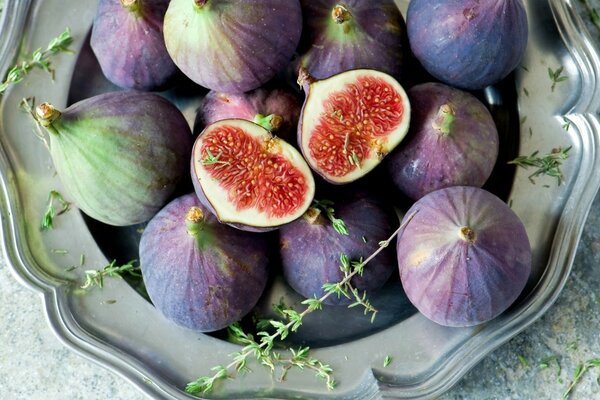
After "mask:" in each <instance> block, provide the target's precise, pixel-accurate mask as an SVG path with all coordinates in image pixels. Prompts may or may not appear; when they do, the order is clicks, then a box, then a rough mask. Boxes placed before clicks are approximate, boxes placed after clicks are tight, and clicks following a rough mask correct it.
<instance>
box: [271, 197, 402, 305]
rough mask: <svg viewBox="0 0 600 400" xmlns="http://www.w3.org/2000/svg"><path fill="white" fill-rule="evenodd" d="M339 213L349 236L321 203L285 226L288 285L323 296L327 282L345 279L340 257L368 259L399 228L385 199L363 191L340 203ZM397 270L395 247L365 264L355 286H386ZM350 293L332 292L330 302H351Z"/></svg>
mask: <svg viewBox="0 0 600 400" xmlns="http://www.w3.org/2000/svg"><path fill="white" fill-rule="evenodd" d="M327 207H331V208H333V211H334V215H333V216H334V217H335V218H337V219H340V220H342V221H343V222H344V224H345V226H346V228H347V232H346V233H347V234H342V233H341V232H343V231H341V230H340V229H339V228H338V229H336V228H335V227H334V225H333V224H332V221H330V220H329V219H328V217H327V216H326V213H323V212H322V208H321V207H317V206H316V205H315V204H313V206H312V207H311V208H309V209H308V211H307V212H306V213H305V214H304V215H303V217H302V218H299V219H297V220H296V221H294V222H292V223H291V224H288V225H285V226H282V227H281V228H280V229H279V247H280V254H281V263H282V268H283V276H284V278H285V280H286V281H287V283H288V284H289V285H290V286H291V287H292V288H293V289H294V290H295V291H296V292H298V293H299V294H301V295H302V296H304V297H306V298H313V297H315V296H316V297H321V296H322V295H323V294H324V293H325V291H324V289H323V285H324V284H326V283H337V282H340V281H341V280H342V279H343V278H344V273H343V272H342V271H341V269H340V265H341V264H340V255H341V254H344V255H346V256H348V258H349V259H350V260H354V261H357V260H359V259H361V257H362V258H363V259H366V258H367V257H369V256H370V255H371V254H372V253H374V252H375V250H377V248H378V247H379V242H380V241H382V240H386V239H387V238H388V237H389V236H391V234H392V233H393V232H394V230H395V229H396V227H397V221H398V217H397V216H396V214H395V213H394V210H393V208H392V207H391V206H390V205H388V204H386V203H385V202H384V201H382V200H381V199H380V197H375V196H369V195H367V194H365V193H363V192H361V193H357V194H355V195H352V196H349V197H347V198H343V199H340V200H337V201H335V202H334V204H333V206H329V205H327ZM395 268H396V262H395V260H394V252H393V248H392V247H389V248H386V249H384V250H383V251H382V252H381V253H379V254H378V255H377V256H376V257H375V258H373V260H372V261H370V262H369V264H368V265H367V266H366V267H365V270H364V273H363V275H362V276H360V275H356V276H354V277H353V278H352V281H351V283H352V285H353V286H354V287H356V288H357V289H359V290H361V292H362V291H363V290H367V291H371V290H376V289H379V288H380V287H382V286H383V285H384V284H385V283H386V282H387V280H388V279H389V278H390V276H391V275H392V273H393V271H394V269H395ZM351 302H352V301H351V300H350V299H348V298H346V297H344V296H341V297H338V296H329V297H328V298H327V299H326V300H325V304H349V303H351Z"/></svg>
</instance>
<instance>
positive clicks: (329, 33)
mask: <svg viewBox="0 0 600 400" xmlns="http://www.w3.org/2000/svg"><path fill="white" fill-rule="evenodd" d="M301 4H302V11H303V15H304V27H303V30H302V38H301V42H300V47H299V51H298V52H299V54H300V59H299V65H300V66H303V67H305V68H306V69H307V70H308V71H309V72H310V74H311V75H312V76H314V77H315V78H317V79H325V78H328V77H330V76H332V75H335V74H337V73H340V72H343V71H347V70H349V69H358V68H368V69H376V70H379V71H382V72H386V73H387V74H389V75H392V76H394V77H395V78H396V79H398V80H400V79H401V77H402V70H403V62H404V60H405V58H406V57H405V52H406V51H407V50H408V39H407V34H406V24H405V22H404V18H403V17H402V14H401V13H400V10H399V9H398V7H397V6H396V4H395V2H394V1H393V0H370V1H364V0H346V1H339V0H301ZM296 71H298V67H296Z"/></svg>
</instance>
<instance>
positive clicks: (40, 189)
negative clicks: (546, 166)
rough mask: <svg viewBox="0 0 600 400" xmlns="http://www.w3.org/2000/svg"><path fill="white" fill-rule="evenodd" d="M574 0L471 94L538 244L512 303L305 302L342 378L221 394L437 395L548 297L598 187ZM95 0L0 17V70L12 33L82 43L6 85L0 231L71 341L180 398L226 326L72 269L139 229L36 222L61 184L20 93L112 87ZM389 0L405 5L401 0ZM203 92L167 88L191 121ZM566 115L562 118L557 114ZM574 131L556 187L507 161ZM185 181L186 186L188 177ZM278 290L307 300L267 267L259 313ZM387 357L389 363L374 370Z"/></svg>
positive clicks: (589, 93)
mask: <svg viewBox="0 0 600 400" xmlns="http://www.w3.org/2000/svg"><path fill="white" fill-rule="evenodd" d="M572 1H574V0H571V1H564V0H550V1H548V2H540V1H526V3H527V11H528V14H529V17H530V21H529V22H530V42H529V46H528V50H527V54H526V57H525V60H524V62H523V66H524V68H518V69H517V70H516V71H515V72H514V73H513V74H511V76H509V77H508V78H507V79H505V80H504V81H503V82H501V83H500V84H498V85H496V86H494V87H492V88H488V89H486V90H485V91H482V92H479V93H477V95H478V96H480V99H482V100H483V101H484V102H485V103H486V104H487V105H488V106H489V108H490V109H491V110H492V113H493V115H494V118H495V120H496V123H497V125H498V127H499V132H500V135H501V142H502V148H501V154H500V159H499V161H498V163H497V167H496V170H495V171H494V174H493V177H492V178H491V180H490V182H489V183H488V184H487V186H486V187H487V188H488V189H489V190H491V191H493V192H495V193H496V194H498V195H499V196H500V197H502V198H503V199H505V200H506V201H508V202H509V203H510V204H511V206H512V208H513V210H514V211H515V212H516V213H517V214H518V215H519V216H520V217H521V219H522V220H523V221H524V223H525V226H526V228H527V232H528V235H529V237H530V240H531V243H532V248H533V251H534V272H533V274H532V277H531V279H530V281H529V283H528V286H527V288H526V290H525V292H524V294H523V295H522V296H521V298H520V299H519V301H518V302H517V303H516V304H515V305H514V306H513V307H511V308H510V309H509V310H508V311H507V312H505V313H504V314H502V315H501V316H500V317H499V318H497V319H495V320H493V321H491V322H489V323H487V324H484V325H482V326H478V327H476V328H458V329H457V328H445V327H441V326H438V325H436V324H434V323H432V322H430V321H428V320H426V319H425V318H424V317H422V316H421V315H420V314H418V313H417V312H416V311H415V309H414V308H413V307H412V306H410V304H409V303H408V301H407V299H406V297H405V296H404V294H403V293H402V290H401V287H400V285H399V283H398V281H397V279H392V280H391V281H390V283H389V284H388V285H387V286H386V288H385V289H384V290H383V291H381V292H380V293H379V294H377V295H376V296H375V297H373V299H372V300H373V302H374V303H375V304H376V305H379V308H380V313H379V315H378V318H377V319H376V322H375V323H374V324H370V323H369V318H368V317H365V316H363V315H362V311H361V310H347V309H340V308H328V309H326V310H325V311H323V312H320V313H315V314H313V315H311V318H309V319H307V320H306V323H305V325H304V326H303V327H302V328H301V329H300V331H299V333H298V334H296V335H295V336H294V337H293V338H292V340H293V341H294V342H297V343H308V344H309V345H310V346H311V347H313V350H312V351H313V355H314V356H315V357H317V358H319V359H322V360H325V361H326V362H327V363H329V364H330V365H331V366H332V367H333V368H334V370H335V377H336V380H338V381H339V386H338V387H337V388H336V389H335V390H334V391H327V389H326V388H325V386H324V385H323V384H322V382H320V381H318V380H316V379H315V378H314V376H313V374H312V373H302V372H297V371H294V372H290V374H289V375H288V378H287V380H286V382H284V383H275V381H274V379H273V378H272V377H271V376H270V374H269V373H267V372H264V373H263V372H262V371H260V369H261V368H262V367H260V366H257V365H254V366H252V365H251V367H252V369H253V370H254V372H253V373H251V374H248V375H246V376H244V377H241V378H238V379H236V380H230V381H226V382H224V384H223V385H222V386H220V387H219V390H218V391H217V392H215V393H214V396H215V397H223V398H235V397H242V398H252V397H261V398H262V397H275V398H292V397H300V398H356V399H359V398H360V399H363V398H369V397H394V398H430V397H435V396H437V395H439V394H440V393H442V392H443V391H445V390H447V389H448V388H449V387H450V386H451V385H452V384H454V383H455V382H456V381H457V380H458V379H460V377H461V376H463V375H464V374H465V373H466V372H467V371H468V370H469V369H470V368H472V367H473V366H474V365H475V364H476V363H477V362H478V361H479V360H481V358H483V357H484V356H485V355H486V354H488V353H489V352H491V351H492V350H493V349H494V348H496V347H497V346H499V345H500V344H502V343H504V342H506V341H507V340H509V339H510V338H512V337H514V336H515V335H516V334H518V333H519V332H520V331H521V330H523V329H524V328H525V327H526V326H528V325H529V324H531V323H532V322H533V321H535V320H536V319H537V318H539V317H540V316H541V315H542V314H543V313H544V312H545V311H547V310H548V308H549V307H550V305H551V304H552V303H553V302H554V300H555V299H556V297H557V296H558V293H559V292H560V290H561V288H562V286H563V285H564V282H565V280H566V279H567V277H568V274H569V271H570V267H571V263H572V260H573V257H574V255H575V249H576V246H577V242H578V240H579V235H580V233H581V229H582V227H583V221H584V219H585V217H586V215H587V211H588V209H589V207H590V205H591V202H592V200H593V198H594V195H595V194H596V191H597V189H598V187H599V185H600V177H598V176H595V175H594V174H593V171H594V170H595V169H597V168H598V166H599V164H600V161H599V160H598V159H597V148H598V144H597V141H598V139H599V138H598V135H599V129H600V122H599V120H598V117H597V115H596V112H597V111H598V110H599V109H600V90H598V87H599V76H600V60H599V57H600V56H599V54H598V53H597V51H596V50H594V48H593V46H592V43H591V40H590V39H589V37H588V36H587V34H586V31H585V28H584V24H583V22H582V21H581V20H580V19H579V17H578V16H577V14H576V12H575V11H574V9H573V4H572ZM65 3H66V4H65ZM95 3H96V2H95V1H94V0H83V1H74V0H67V1H66V2H65V1H63V2H59V1H58V0H47V1H44V2H42V1H32V2H30V1H7V2H6V8H5V10H4V14H3V17H2V19H0V24H1V25H0V28H2V29H1V30H0V72H1V73H4V72H5V71H6V69H7V67H8V66H9V65H10V64H12V62H13V59H14V55H15V53H16V51H17V49H16V48H15V47H11V46H9V45H8V44H13V45H16V44H17V43H20V40H19V39H18V38H19V37H20V35H21V34H23V37H24V38H25V39H26V40H25V45H28V44H31V46H33V45H34V44H35V45H36V46H37V45H39V44H40V43H45V41H47V38H48V37H53V36H56V34H57V33H59V32H58V31H57V27H63V26H69V27H70V28H71V30H72V32H73V36H74V38H75V44H74V46H75V47H76V48H77V49H78V52H77V54H76V55H60V59H59V60H57V62H56V67H57V70H56V80H55V81H54V82H52V81H50V80H49V79H48V78H47V76H46V75H44V73H43V72H40V73H38V72H37V71H36V72H34V73H32V75H31V76H30V77H29V78H28V79H27V80H26V81H25V82H23V84H21V85H19V86H16V87H15V88H14V89H13V90H12V91H10V92H9V93H7V95H6V96H5V97H4V98H2V99H0V100H1V101H2V102H1V103H0V114H1V119H0V121H1V124H0V140H1V142H2V146H1V147H2V151H0V177H1V184H2V185H1V187H2V190H3V191H2V203H1V207H2V230H3V239H4V240H3V245H4V248H5V249H6V253H7V255H8V257H9V259H10V263H11V266H12V268H13V269H14V272H15V273H16V275H17V276H18V277H19V279H20V280H21V281H22V282H23V283H24V284H25V285H27V286H29V287H31V288H34V289H36V290H38V291H40V292H42V293H43V294H44V300H45V306H46V307H45V310H46V312H47V314H48V319H49V321H50V323H51V325H52V328H53V329H54V330H55V332H56V333H57V334H58V336H59V337H61V338H62V339H63V341H64V343H65V344H66V345H68V346H69V347H71V348H72V349H74V350H75V351H77V352H79V353H81V354H83V355H85V356H88V357H90V358H93V359H95V360H97V361H98V362H100V363H102V364H104V365H106V366H108V367H109V368H110V369H112V370H114V371H116V372H118V373H120V374H121V375H123V376H124V377H126V378H127V379H129V380H130V381H131V382H132V383H133V384H135V385H137V386H138V387H139V388H140V390H142V391H143V392H145V393H147V394H149V395H152V396H154V397H159V398H173V399H180V398H187V395H186V394H185V393H184V392H183V391H182V388H184V387H185V384H186V383H187V382H188V381H191V380H193V379H195V378H196V377H197V376H199V375H205V374H208V373H210V368H211V367H212V366H214V365H219V364H225V363H228V360H229V358H228V354H229V353H232V352H234V351H237V349H238V347H237V346H236V345H234V344H231V343H229V342H227V341H226V340H224V339H223V335H222V334H219V333H217V334H214V335H205V334H199V333H194V332H191V331H188V330H186V329H183V328H178V327H176V326H174V325H173V324H171V323H169V322H168V321H166V320H165V319H164V318H162V317H161V316H160V315H159V314H158V312H157V311H156V310H155V309H154V308H153V306H152V305H151V304H150V303H149V302H148V301H147V300H146V299H145V298H144V297H143V296H142V295H140V293H138V291H136V290H135V288H133V287H132V285H130V284H128V283H127V282H125V281H123V280H107V281H106V286H105V287H104V288H103V289H102V290H95V291H90V292H88V293H86V294H85V295H82V294H81V293H80V291H79V290H78V289H77V288H78V284H79V283H80V282H81V280H82V277H83V269H84V268H76V269H71V268H68V266H70V265H77V264H78V263H79V257H80V254H85V258H86V268H87V266H90V268H98V267H101V266H103V265H106V263H107V261H108V260H109V259H113V258H116V259H118V260H130V259H134V258H138V257H137V243H138V241H139V235H140V234H139V230H138V228H140V227H139V226H138V227H130V228H114V227H109V226H106V225H103V224H100V223H98V222H96V221H93V220H91V219H89V218H87V217H85V216H84V215H82V214H81V213H77V212H69V213H66V214H64V215H62V216H61V218H60V220H59V221H58V223H57V226H56V229H55V230H53V231H52V232H50V233H45V234H41V232H40V231H39V229H38V225H37V223H36V221H39V220H40V218H41V214H42V212H43V210H44V204H45V202H46V198H47V194H48V192H49V191H50V190H52V189H58V190H59V191H60V190H61V189H62V186H61V183H60V181H59V179H58V178H57V177H56V175H55V173H54V170H53V168H52V162H51V160H50V157H49V155H48V152H47V150H46V149H45V148H44V145H43V144H42V143H41V142H40V141H39V140H38V139H37V138H36V136H35V135H34V134H33V133H31V129H32V125H31V122H30V121H29V120H28V116H27V115H25V114H23V113H19V112H17V104H18V103H19V100H20V99H21V98H23V97H28V96H35V97H36V98H37V99H38V100H39V101H52V102H53V103H55V104H56V105H57V106H60V107H62V106H65V105H67V104H69V103H72V102H74V101H76V100H78V99H81V98H84V97H88V96H90V95H93V94H95V93H98V92H103V91H106V90H112V89H114V87H112V86H111V85H110V84H109V83H107V82H106V80H105V79H104V78H103V77H102V75H101V74H100V72H99V70H98V66H97V63H96V61H95V59H94V57H93V55H92V54H91V52H90V50H89V47H88V44H87V34H88V31H89V27H90V24H91V21H92V18H93V14H94V11H95ZM398 4H399V6H400V8H401V10H402V12H403V14H404V15H405V11H406V7H407V4H408V1H406V0H400V1H398ZM46 21H52V23H49V22H46ZM25 26H27V27H28V28H27V29H25V30H24V31H23V29H24V27H25ZM22 31H23V32H22ZM31 46H29V47H31ZM559 66H563V67H564V73H565V74H566V76H568V79H567V80H566V81H564V82H561V83H560V84H559V85H557V87H556V89H555V90H554V91H552V90H551V82H550V80H549V79H548V74H547V70H548V68H552V69H556V68H558V67H559ZM424 79H425V78H424ZM200 93H201V89H200V88H197V87H192V89H190V90H187V89H186V90H185V91H181V90H179V91H177V92H171V93H166V94H165V95H167V96H169V97H170V98H172V99H174V100H176V101H177V104H178V106H179V107H180V108H181V109H182V110H183V111H184V114H185V115H186V117H187V118H188V120H189V121H190V122H192V121H193V118H194V110H195V107H196V105H197V101H198V98H199V94H200ZM565 118H566V119H567V120H568V121H569V122H570V128H569V129H568V130H565V129H564V128H563V125H564V124H565ZM568 145H572V146H573V148H572V150H571V156H570V157H569V159H568V161H567V162H566V163H565V164H564V169H563V172H564V173H565V175H566V177H567V180H566V183H565V184H562V185H557V184H556V182H555V181H554V180H550V179H549V178H548V180H545V179H544V178H540V179H538V180H537V181H536V182H537V183H536V184H535V185H534V184H532V183H531V182H530V181H529V179H528V172H527V171H524V170H521V169H519V170H515V168H514V167H511V166H508V165H507V164H506V161H508V160H510V159H512V158H514V157H515V156H516V155H518V154H530V153H531V152H533V151H535V150H539V151H540V152H549V151H550V150H551V149H552V148H553V147H558V146H568ZM186 190H191V189H190V188H186V187H183V188H182V189H181V191H186ZM59 248H60V249H68V250H69V252H68V254H57V253H56V252H53V251H52V249H59ZM132 283H134V282H132ZM133 286H135V285H133ZM282 296H283V297H285V298H286V302H287V303H288V304H297V303H298V302H299V301H300V300H301V299H300V298H299V297H298V296H297V295H295V294H294V293H293V292H292V291H291V290H290V289H289V288H288V287H287V286H286V285H285V283H283V282H282V280H281V279H280V278H279V277H275V278H274V281H273V284H272V285H271V287H270V289H269V290H268V291H267V293H265V295H264V296H263V299H262V300H261V303H260V304H259V306H258V310H259V311H260V312H263V313H265V312H267V310H268V309H269V308H270V304H271V303H276V302H279V300H280V298H281V297H282ZM109 300H110V301H109ZM387 355H391V356H392V357H393V358H394V363H393V364H391V365H389V366H388V367H387V368H385V369H383V368H382V367H381V366H382V362H383V359H384V358H385V357H386V356H387Z"/></svg>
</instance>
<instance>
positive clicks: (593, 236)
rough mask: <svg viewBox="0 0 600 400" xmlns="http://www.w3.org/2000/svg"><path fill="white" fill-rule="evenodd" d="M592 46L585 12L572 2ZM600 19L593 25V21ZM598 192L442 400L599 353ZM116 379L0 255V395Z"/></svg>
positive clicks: (91, 386)
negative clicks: (69, 343) (524, 324)
mask: <svg viewBox="0 0 600 400" xmlns="http://www.w3.org/2000/svg"><path fill="white" fill-rule="evenodd" d="M580 5H581V7H582V10H583V12H584V17H585V18H586V19H588V20H589V21H590V24H589V25H590V29H591V30H594V31H595V32H596V33H597V35H596V37H597V38H598V43H599V44H600V30H598V27H597V26H594V25H593V24H592V23H591V18H590V10H591V9H593V8H595V9H596V10H598V11H599V12H600V0H580ZM598 23H599V24H600V22H598ZM599 332H600V195H599V196H597V197H596V199H595V201H594V203H593V205H592V208H591V211H590V214H589V217H588V220H587V222H586V224H585V227H584V230H583V234H582V237H581V242H580V244H579V247H578V250H577V255H576V257H575V262H574V264H573V270H572V272H571V275H570V277H569V280H568V282H567V284H566V286H565V288H564V289H563V291H562V292H561V294H560V296H559V298H558V300H557V302H556V303H555V304H554V305H553V306H552V307H551V308H550V309H549V310H548V312H547V313H546V314H544V316H543V317H542V318H540V319H539V320H538V321H536V322H535V323H534V324H533V325H531V326H530V327H529V328H527V329H526V330H525V331H523V332H522V333H521V334H519V335H518V336H516V337H515V338H514V339H512V340H511V341H510V342H508V343H506V344H504V345H503V346H501V347H500V348H498V349H497V350H496V351H494V352H493V353H491V354H490V355H489V356H487V357H486V358H485V359H484V360H483V361H482V362H481V363H479V364H478V365H477V366H476V367H475V368H473V369H472V370H471V371H470V372H469V373H468V374H467V375H466V376H465V377H464V378H463V379H462V380H461V381H460V382H459V383H458V384H457V385H456V386H455V387H454V388H452V389H451V390H450V391H449V392H447V393H446V394H445V395H443V396H442V397H441V399H442V400H459V399H474V400H483V399H519V400H520V399H540V400H542V399H561V398H562V396H563V393H564V392H565V390H566V389H567V387H568V385H569V383H570V382H571V380H572V378H573V375H574V374H575V371H576V369H577V366H578V365H580V364H582V363H585V362H586V361H588V360H591V359H599V358H600V333H599ZM144 398H145V396H144V395H142V394H141V392H139V391H138V390H137V389H136V388H135V387H133V386H132V385H131V384H129V383H128V382H127V381H126V380H125V379H123V378H122V377H120V376H118V375H116V374H114V373H112V372H110V371H108V370H107V369H105V368H103V367H102V366H99V365H97V364H95V363H94V362H92V361H89V360H87V359H85V358H83V357H81V356H79V355H78V354H76V353H74V352H72V351H71V350H69V349H68V348H67V347H65V346H64V345H63V344H62V343H61V342H60V341H59V340H58V339H57V338H56V337H55V336H54V334H53V333H52V331H51V330H50V328H49V326H48V323H47V321H46V319H45V313H44V310H43V303H42V299H41V297H40V295H38V294H35V293H34V292H32V291H30V290H28V289H26V288H24V287H23V286H21V285H20V284H19V283H18V282H17V280H16V279H15V278H14V276H12V275H11V273H10V271H9V268H8V267H7V265H6V261H5V260H4V258H2V259H1V260H0V399H14V400H20V399H31V400H35V399H45V400H54V399H86V400H94V399H118V400H121V399H128V400H136V399H144ZM570 398H571V399H586V400H589V399H600V367H595V368H590V369H589V370H587V371H586V372H585V373H584V374H583V375H582V378H581V380H580V382H579V383H578V384H577V385H576V386H575V389H574V390H573V392H572V394H571V397H570Z"/></svg>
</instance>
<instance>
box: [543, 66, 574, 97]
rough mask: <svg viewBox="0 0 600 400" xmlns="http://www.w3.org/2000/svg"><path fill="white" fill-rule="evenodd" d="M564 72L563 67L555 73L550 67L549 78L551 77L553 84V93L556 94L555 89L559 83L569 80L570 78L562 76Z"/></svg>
mask: <svg viewBox="0 0 600 400" xmlns="http://www.w3.org/2000/svg"><path fill="white" fill-rule="evenodd" d="M563 70H564V67H563V66H562V65H561V66H560V67H558V68H557V69H556V70H554V71H553V70H552V68H550V67H548V76H549V77H550V81H551V82H552V86H550V90H551V91H552V92H554V89H555V88H556V84H557V83H559V82H562V81H566V80H567V79H569V77H568V76H564V75H562V72H563Z"/></svg>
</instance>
